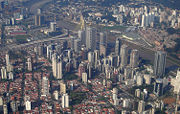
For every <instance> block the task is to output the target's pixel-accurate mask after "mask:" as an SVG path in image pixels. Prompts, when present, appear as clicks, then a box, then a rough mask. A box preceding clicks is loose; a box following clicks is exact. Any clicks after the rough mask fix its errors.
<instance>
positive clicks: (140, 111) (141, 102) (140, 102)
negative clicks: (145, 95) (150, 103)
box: [138, 101, 145, 114]
mask: <svg viewBox="0 0 180 114" xmlns="http://www.w3.org/2000/svg"><path fill="white" fill-rule="evenodd" d="M144 110H145V102H144V101H139V104H138V112H139V114H141V113H143V112H144Z"/></svg>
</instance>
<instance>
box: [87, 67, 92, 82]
mask: <svg viewBox="0 0 180 114" xmlns="http://www.w3.org/2000/svg"><path fill="white" fill-rule="evenodd" d="M87 75H88V78H89V79H91V77H92V65H91V64H87Z"/></svg>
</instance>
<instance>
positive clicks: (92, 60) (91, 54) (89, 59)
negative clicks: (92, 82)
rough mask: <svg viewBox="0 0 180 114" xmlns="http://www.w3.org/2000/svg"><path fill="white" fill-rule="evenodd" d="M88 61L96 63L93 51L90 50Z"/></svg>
mask: <svg viewBox="0 0 180 114" xmlns="http://www.w3.org/2000/svg"><path fill="white" fill-rule="evenodd" d="M88 62H89V63H91V64H94V62H95V61H94V53H93V52H89V53H88Z"/></svg>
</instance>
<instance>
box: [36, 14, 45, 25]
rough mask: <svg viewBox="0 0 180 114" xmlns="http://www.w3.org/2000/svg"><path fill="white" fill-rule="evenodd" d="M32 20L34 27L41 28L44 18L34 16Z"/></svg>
mask: <svg viewBox="0 0 180 114" xmlns="http://www.w3.org/2000/svg"><path fill="white" fill-rule="evenodd" d="M34 20H35V25H36V26H41V25H42V24H44V16H43V15H35V17H34Z"/></svg>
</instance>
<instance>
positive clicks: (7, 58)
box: [6, 53, 10, 66]
mask: <svg viewBox="0 0 180 114" xmlns="http://www.w3.org/2000/svg"><path fill="white" fill-rule="evenodd" d="M9 64H10V61H9V54H8V53H7V54H6V66H8V65H9Z"/></svg>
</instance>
